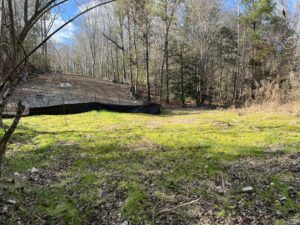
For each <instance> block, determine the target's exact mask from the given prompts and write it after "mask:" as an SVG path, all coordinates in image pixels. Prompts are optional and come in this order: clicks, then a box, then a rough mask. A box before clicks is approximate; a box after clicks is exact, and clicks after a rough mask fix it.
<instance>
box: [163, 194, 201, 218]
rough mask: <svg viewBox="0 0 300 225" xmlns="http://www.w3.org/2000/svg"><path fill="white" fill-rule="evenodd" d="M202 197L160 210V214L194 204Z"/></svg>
mask: <svg viewBox="0 0 300 225" xmlns="http://www.w3.org/2000/svg"><path fill="white" fill-rule="evenodd" d="M200 199H201V198H197V199H195V200H193V201H190V202H186V203H183V204H180V205H178V206H175V207H174V208H171V209H164V210H161V211H159V213H158V214H161V213H165V212H170V211H173V210H176V209H178V208H181V207H183V206H187V205H191V204H194V203H196V202H198V201H200Z"/></svg>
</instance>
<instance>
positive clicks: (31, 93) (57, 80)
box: [6, 73, 141, 112]
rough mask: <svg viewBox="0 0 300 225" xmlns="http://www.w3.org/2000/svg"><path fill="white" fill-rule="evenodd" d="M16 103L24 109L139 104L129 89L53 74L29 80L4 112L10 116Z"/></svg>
mask: <svg viewBox="0 0 300 225" xmlns="http://www.w3.org/2000/svg"><path fill="white" fill-rule="evenodd" d="M18 100H22V101H23V103H24V104H25V105H26V106H27V108H28V107H43V106H53V105H62V104H68V103H70V104H73V103H83V102H100V103H104V104H121V105H136V104H141V102H139V101H136V100H134V99H133V98H132V97H131V93H130V86H129V85H126V84H117V83H113V82H111V81H104V80H100V79H96V78H90V77H82V76H76V75H66V74H55V73H49V74H41V75H31V76H29V77H28V78H27V79H26V81H24V82H22V83H21V85H20V86H19V87H18V88H17V90H16V91H15V93H14V95H13V96H12V98H11V100H10V103H9V104H8V105H9V106H8V107H7V110H6V111H11V112H12V111H13V109H14V108H15V104H16V103H17V102H18Z"/></svg>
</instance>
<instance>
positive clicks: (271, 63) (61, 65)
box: [50, 0, 300, 105]
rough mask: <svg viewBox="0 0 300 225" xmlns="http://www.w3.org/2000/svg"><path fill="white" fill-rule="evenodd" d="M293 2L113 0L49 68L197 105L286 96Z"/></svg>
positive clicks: (293, 53)
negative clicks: (128, 85)
mask: <svg viewBox="0 0 300 225" xmlns="http://www.w3.org/2000/svg"><path fill="white" fill-rule="evenodd" d="M299 9H300V4H299V1H293V5H291V1H272V0H241V1H222V0H119V1H117V2H115V3H114V4H112V5H108V6H106V7H105V8H101V9H98V10H95V11H93V12H92V13H90V14H87V15H85V16H84V17H83V18H82V19H81V20H80V21H79V22H78V25H79V27H80V31H79V33H78V34H77V36H76V38H75V41H74V44H73V45H69V46H61V47H58V48H57V50H58V52H59V55H60V58H59V60H55V59H57V58H58V57H57V51H56V52H53V54H52V59H51V60H50V62H51V65H52V68H54V69H55V70H60V71H63V72H66V73H75V74H82V75H85V76H94V77H100V78H107V79H110V80H115V81H118V82H126V83H130V84H131V86H132V91H133V92H134V94H135V95H137V96H141V95H142V96H144V98H145V100H147V101H150V100H152V101H153V100H155V101H160V102H167V103H168V102H170V101H171V102H176V103H181V104H185V103H186V101H187V100H189V101H190V100H194V101H195V102H196V103H197V104H198V105H200V104H203V103H205V102H206V103H211V102H212V101H214V102H216V103H220V104H235V103H245V102H262V101H266V100H267V101H269V100H276V101H288V100H290V99H292V98H294V97H295V96H294V95H295V93H296V90H297V89H298V87H297V85H298V84H299V82H298V81H299V80H298V79H299V67H298V64H299V62H300V61H299V33H298V32H299Z"/></svg>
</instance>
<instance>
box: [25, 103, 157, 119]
mask: <svg viewBox="0 0 300 225" xmlns="http://www.w3.org/2000/svg"><path fill="white" fill-rule="evenodd" d="M160 108H161V106H160V105H159V104H155V103H148V104H143V105H112V104H102V103H98V102H91V103H77V104H65V105H55V106H47V107H36V108H29V113H28V115H29V116H34V115H64V114H76V113H84V112H89V111H94V110H96V111H100V110H106V111H112V112H126V113H146V114H153V115H157V114H160Z"/></svg>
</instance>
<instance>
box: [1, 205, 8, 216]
mask: <svg viewBox="0 0 300 225" xmlns="http://www.w3.org/2000/svg"><path fill="white" fill-rule="evenodd" d="M0 213H1V214H6V213H8V207H7V205H5V206H3V208H2V210H1V211H0Z"/></svg>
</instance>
